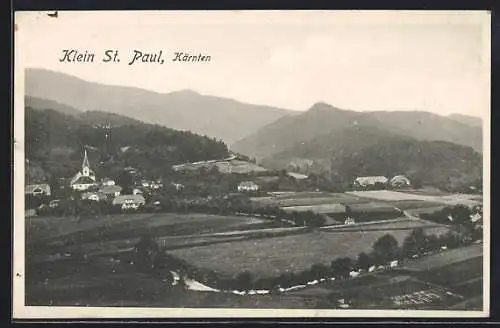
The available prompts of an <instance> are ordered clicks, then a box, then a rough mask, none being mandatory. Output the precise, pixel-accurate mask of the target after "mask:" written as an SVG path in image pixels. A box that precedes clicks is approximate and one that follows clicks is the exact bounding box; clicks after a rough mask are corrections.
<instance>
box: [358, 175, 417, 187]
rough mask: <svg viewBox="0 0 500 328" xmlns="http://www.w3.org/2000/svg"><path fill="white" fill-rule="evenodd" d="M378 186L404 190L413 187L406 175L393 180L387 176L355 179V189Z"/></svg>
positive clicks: (395, 177)
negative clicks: (403, 188)
mask: <svg viewBox="0 0 500 328" xmlns="http://www.w3.org/2000/svg"><path fill="white" fill-rule="evenodd" d="M376 185H383V186H390V187H392V188H402V187H409V186H411V181H410V179H408V178H407V177H405V176H404V175H396V176H394V177H393V178H392V179H390V180H389V179H388V178H387V177H385V176H368V177H357V178H356V179H354V186H355V187H362V188H366V187H370V186H376Z"/></svg>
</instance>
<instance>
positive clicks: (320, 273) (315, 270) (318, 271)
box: [307, 263, 331, 281]
mask: <svg viewBox="0 0 500 328" xmlns="http://www.w3.org/2000/svg"><path fill="white" fill-rule="evenodd" d="M330 273H331V268H329V267H328V266H326V265H324V264H321V263H317V264H314V265H313V266H312V267H311V269H310V270H309V274H308V279H307V280H308V281H311V280H318V279H321V278H325V277H327V276H329V275H330Z"/></svg>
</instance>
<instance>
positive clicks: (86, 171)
mask: <svg viewBox="0 0 500 328" xmlns="http://www.w3.org/2000/svg"><path fill="white" fill-rule="evenodd" d="M82 174H83V175H84V176H89V175H90V165H89V158H88V157H87V149H85V155H84V157H83V163H82Z"/></svg>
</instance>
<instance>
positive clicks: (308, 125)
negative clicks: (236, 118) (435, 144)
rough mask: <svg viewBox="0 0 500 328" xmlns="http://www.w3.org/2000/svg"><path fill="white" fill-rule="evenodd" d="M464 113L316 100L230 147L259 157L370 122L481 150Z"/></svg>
mask: <svg viewBox="0 0 500 328" xmlns="http://www.w3.org/2000/svg"><path fill="white" fill-rule="evenodd" d="M464 117H465V116H460V119H461V121H459V120H457V119H456V118H450V117H445V116H440V115H437V114H432V113H429V112H424V111H373V112H357V111H352V110H344V109H339V108H335V107H333V106H331V105H329V104H326V103H316V104H315V105H314V106H312V107H311V108H310V109H309V110H307V111H305V112H303V113H301V114H299V115H294V116H285V117H282V118H280V119H278V120H276V121H274V122H272V123H270V124H268V125H266V126H264V127H262V128H260V129H259V130H257V131H256V132H254V133H252V134H251V135H249V136H247V137H245V138H243V139H242V140H239V141H238V142H236V143H234V144H233V145H232V146H231V148H232V149H233V150H235V151H237V152H241V153H244V154H247V155H249V156H252V157H256V158H257V159H262V158H266V157H269V156H271V155H273V154H279V153H281V152H283V151H286V150H287V149H292V148H293V147H295V146H297V145H301V144H303V143H307V142H308V141H311V140H313V139H314V138H317V137H320V136H322V135H329V134H331V133H333V132H335V131H340V130H341V129H343V128H345V127H349V126H372V127H376V128H379V129H380V130H383V131H386V132H387V133H393V134H397V135H401V136H409V137H413V138H415V139H417V140H427V141H432V140H440V141H448V142H452V143H456V144H459V145H463V146H468V147H472V148H473V149H474V150H476V151H478V152H482V128H481V126H477V122H476V121H475V120H474V119H472V118H471V119H469V123H464V122H463V118H464ZM471 122H472V123H471ZM332 141H333V140H332Z"/></svg>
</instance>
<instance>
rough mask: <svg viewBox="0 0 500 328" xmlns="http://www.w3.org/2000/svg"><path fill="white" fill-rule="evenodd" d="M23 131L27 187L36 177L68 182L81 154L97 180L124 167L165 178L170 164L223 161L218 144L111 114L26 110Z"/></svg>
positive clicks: (223, 148) (223, 153)
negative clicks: (84, 156)
mask: <svg viewBox="0 0 500 328" xmlns="http://www.w3.org/2000/svg"><path fill="white" fill-rule="evenodd" d="M25 126H26V131H25V134H26V136H25V138H26V139H25V140H26V150H25V154H26V159H27V160H28V161H29V166H27V178H28V181H27V183H29V182H30V180H33V179H35V177H38V178H37V179H40V177H43V176H45V177H46V179H53V178H60V177H70V176H72V175H73V174H75V173H76V171H77V170H78V169H79V168H80V165H81V162H82V156H83V150H84V148H86V149H87V151H88V153H89V159H90V164H91V166H92V167H93V169H94V170H95V171H96V173H97V174H98V175H108V174H112V173H113V171H115V170H120V169H121V168H123V167H125V166H132V167H135V168H138V169H142V170H145V171H147V172H149V173H150V174H151V175H164V174H168V173H169V172H170V169H171V165H172V164H175V163H183V162H190V161H199V160H207V159H218V158H223V157H226V156H227V155H228V150H227V146H226V145H225V144H224V143H223V142H222V141H218V140H215V139H212V138H208V137H204V136H199V135H196V134H193V133H190V132H184V131H176V130H173V129H169V128H165V127H162V126H158V125H153V124H145V123H143V122H140V121H136V120H133V119H130V118H127V117H123V116H120V115H116V114H109V113H100V112H87V113H85V114H82V115H79V116H74V115H65V114H62V113H59V112H56V111H54V110H47V109H45V110H36V109H32V108H29V107H27V108H26V112H25ZM30 168H31V169H30ZM30 172H31V173H30ZM31 175H33V177H31Z"/></svg>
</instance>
